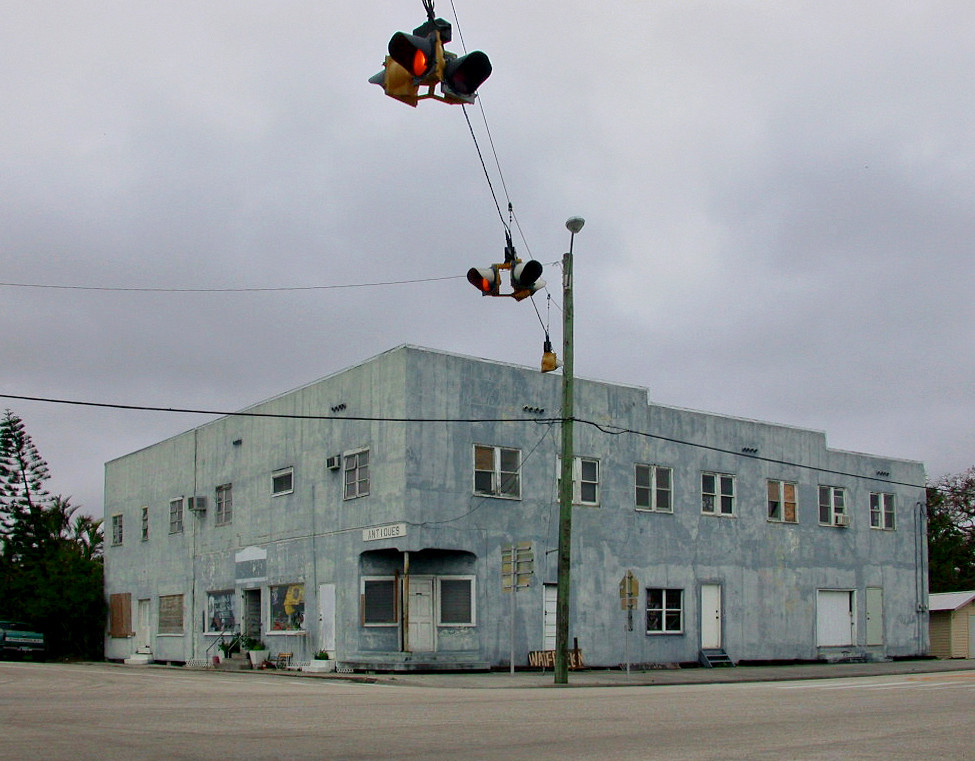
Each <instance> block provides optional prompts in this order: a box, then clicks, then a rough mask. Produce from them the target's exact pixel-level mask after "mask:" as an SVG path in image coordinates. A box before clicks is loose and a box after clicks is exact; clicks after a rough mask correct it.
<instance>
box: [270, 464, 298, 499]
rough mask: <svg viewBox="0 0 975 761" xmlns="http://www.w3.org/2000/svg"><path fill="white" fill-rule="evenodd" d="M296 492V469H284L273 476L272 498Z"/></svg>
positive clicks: (275, 472)
mask: <svg viewBox="0 0 975 761" xmlns="http://www.w3.org/2000/svg"><path fill="white" fill-rule="evenodd" d="M294 490H295V469H294V468H282V469H281V470H276V471H274V472H273V473H272V474H271V496H272V497H279V496H281V495H282V494H291V493H292V492H293V491H294Z"/></svg>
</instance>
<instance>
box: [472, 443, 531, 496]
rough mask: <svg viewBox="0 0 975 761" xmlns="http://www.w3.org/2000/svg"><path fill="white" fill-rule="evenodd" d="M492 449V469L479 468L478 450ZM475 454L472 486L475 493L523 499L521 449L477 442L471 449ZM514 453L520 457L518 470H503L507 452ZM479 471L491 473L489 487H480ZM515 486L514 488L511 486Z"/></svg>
mask: <svg viewBox="0 0 975 761" xmlns="http://www.w3.org/2000/svg"><path fill="white" fill-rule="evenodd" d="M478 449H482V450H490V451H491V458H492V466H491V470H487V469H486V468H478V467H477V466H478V457H477V450H478ZM471 452H472V455H473V458H474V460H473V463H474V468H473V481H472V488H473V491H474V494H476V495H477V496H479V497H495V498H497V499H521V450H520V449H517V448H515V447H502V446H496V445H493V444H475V445H474V447H473V449H472V450H471ZM506 453H507V454H509V455H510V454H512V453H514V454H515V455H516V457H517V459H518V463H517V469H516V470H502V464H503V460H504V455H505V454H506ZM478 473H488V474H490V479H491V485H490V487H488V488H487V489H483V488H482V489H479V488H478V483H477V481H478V478H477V476H478ZM512 486H513V487H514V488H513V489H512V488H511V487H512Z"/></svg>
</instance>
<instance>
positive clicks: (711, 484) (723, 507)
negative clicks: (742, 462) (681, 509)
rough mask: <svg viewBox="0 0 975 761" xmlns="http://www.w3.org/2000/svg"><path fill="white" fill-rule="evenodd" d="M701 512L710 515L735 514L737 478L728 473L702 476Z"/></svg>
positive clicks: (703, 474)
mask: <svg viewBox="0 0 975 761" xmlns="http://www.w3.org/2000/svg"><path fill="white" fill-rule="evenodd" d="M701 511H702V512H704V513H707V514H709V515H734V514H735V477H734V476H732V475H729V474H727V473H702V474H701Z"/></svg>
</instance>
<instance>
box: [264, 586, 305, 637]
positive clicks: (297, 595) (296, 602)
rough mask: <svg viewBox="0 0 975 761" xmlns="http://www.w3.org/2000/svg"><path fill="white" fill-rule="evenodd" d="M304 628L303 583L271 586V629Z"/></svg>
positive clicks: (291, 630) (288, 630) (289, 630)
mask: <svg viewBox="0 0 975 761" xmlns="http://www.w3.org/2000/svg"><path fill="white" fill-rule="evenodd" d="M304 628H305V585H304V584H277V585H275V586H272V587H271V631H275V632H295V631H301V630H302V629H304Z"/></svg>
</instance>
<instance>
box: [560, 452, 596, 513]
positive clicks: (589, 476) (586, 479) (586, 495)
mask: <svg viewBox="0 0 975 761" xmlns="http://www.w3.org/2000/svg"><path fill="white" fill-rule="evenodd" d="M556 466H557V467H558V474H557V483H559V484H561V482H562V458H561V457H559V458H557V459H556ZM559 488H561V485H560V486H559ZM572 503H573V504H574V505H594V506H598V505H599V460H596V459H593V458H592V457H576V458H575V459H574V460H573V461H572Z"/></svg>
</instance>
